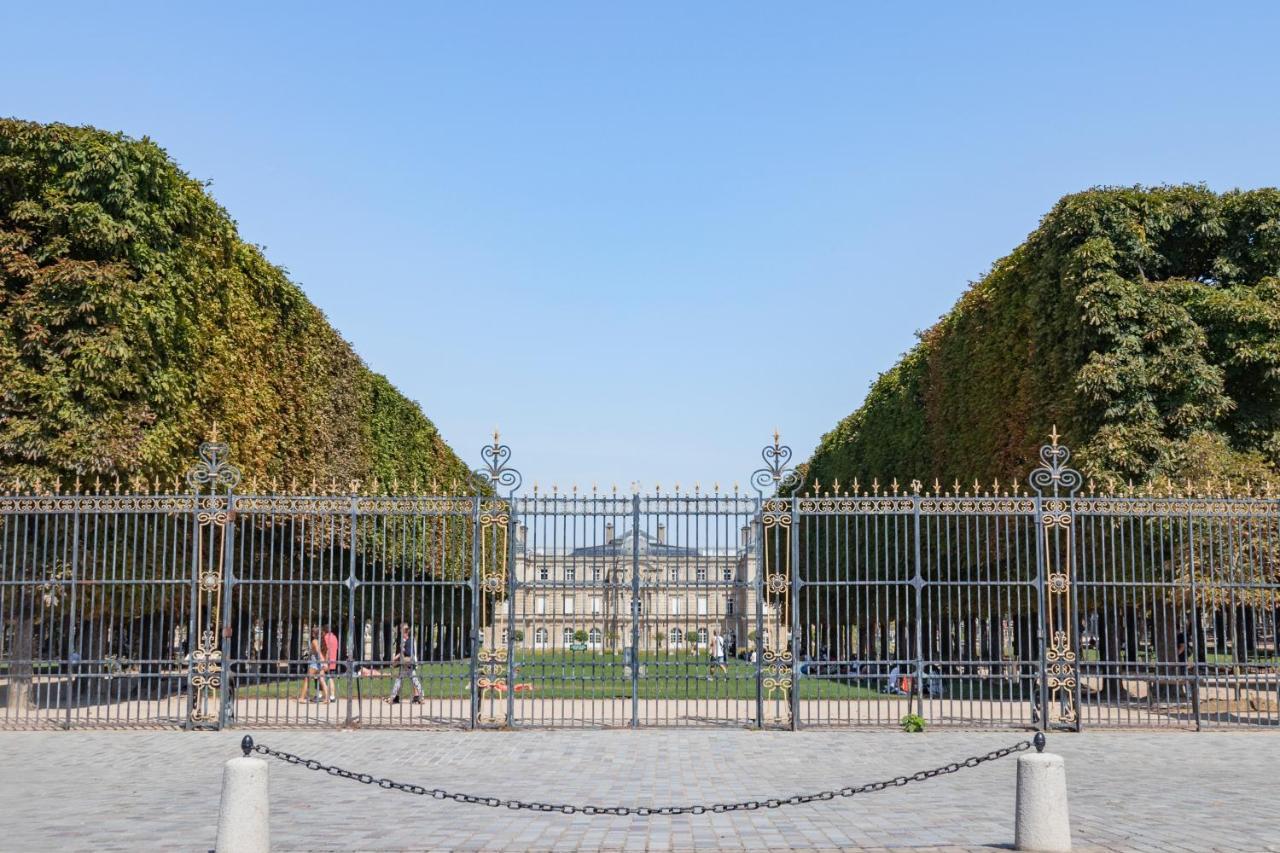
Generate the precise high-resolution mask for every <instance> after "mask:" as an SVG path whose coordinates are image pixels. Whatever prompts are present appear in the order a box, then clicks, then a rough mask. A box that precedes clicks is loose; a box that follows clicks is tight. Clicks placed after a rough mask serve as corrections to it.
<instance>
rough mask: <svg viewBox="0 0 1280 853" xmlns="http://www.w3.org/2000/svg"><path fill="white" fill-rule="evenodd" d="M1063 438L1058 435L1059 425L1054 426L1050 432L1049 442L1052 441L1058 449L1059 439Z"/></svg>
mask: <svg viewBox="0 0 1280 853" xmlns="http://www.w3.org/2000/svg"><path fill="white" fill-rule="evenodd" d="M1061 437H1062V436H1060V435H1058V425H1057V424H1054V425H1053V428H1052V429H1050V430H1049V441H1051V442H1052V443H1053V446H1054V447H1057V446H1058V439H1059V438H1061Z"/></svg>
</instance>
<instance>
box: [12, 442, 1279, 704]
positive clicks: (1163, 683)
mask: <svg viewBox="0 0 1280 853" xmlns="http://www.w3.org/2000/svg"><path fill="white" fill-rule="evenodd" d="M482 455H483V458H484V460H485V467H483V468H482V469H481V470H480V471H478V472H477V474H476V476H475V478H474V482H472V483H470V484H469V491H470V493H469V494H468V493H463V494H457V495H447V496H446V495H385V494H372V495H371V494H358V493H352V494H336V493H335V494H324V495H322V494H307V495H295V494H286V495H281V494H261V493H257V492H258V490H257V489H254V488H249V489H244V488H241V483H240V474H239V471H238V470H237V469H236V468H235V467H234V466H233V465H231V464H230V462H229V460H228V456H229V448H228V446H227V445H226V444H223V443H221V442H218V441H216V440H215V441H212V442H207V443H205V444H204V445H202V446H201V448H200V456H199V459H198V461H197V463H196V464H195V466H194V467H193V468H192V470H191V472H190V474H189V476H188V478H187V481H186V483H185V485H184V486H183V487H182V488H180V489H175V490H174V491H173V493H159V491H158V490H150V492H149V493H147V494H141V493H128V492H121V491H120V490H119V489H112V490H110V491H109V492H102V491H101V490H95V491H94V493H92V494H83V493H78V492H77V493H71V494H64V493H61V490H59V489H52V490H50V489H43V488H40V487H38V486H36V487H32V488H26V489H19V490H17V491H11V492H10V493H8V494H5V495H3V496H0V618H2V619H3V630H2V632H0V728H80V727H93V726H112V727H115V726H121V727H123V726H153V727H182V728H189V729H199V728H220V727H228V726H255V727H268V726H330V727H336V726H367V727H377V726H390V727H458V728H496V727H502V728H506V727H651V726H688V727H699V726H701V727H708V726H710V727H755V728H759V727H770V728H788V729H790V728H799V727H812V726H855V725H871V726H896V725H899V724H901V722H902V720H903V718H904V717H907V716H908V715H918V716H919V717H921V718H923V720H924V721H926V722H927V723H928V724H931V725H955V726H967V727H974V726H986V727H1001V728H1050V727H1052V728H1066V729H1079V728H1083V727H1177V728H1190V729H1209V728H1249V727H1268V726H1277V725H1280V651H1278V650H1277V645H1276V644H1277V636H1276V628H1277V623H1278V622H1280V530H1278V529H1277V528H1278V526H1280V502H1278V501H1277V500H1275V499H1273V498H1272V497H1271V496H1270V495H1269V494H1267V495H1253V494H1251V493H1250V494H1245V495H1235V496H1219V497H1191V496H1186V495H1183V496H1177V495H1173V494H1169V495H1166V496H1163V497H1152V496H1138V495H1129V494H1124V495H1099V494H1095V492H1094V490H1092V489H1091V488H1085V487H1084V486H1083V484H1082V482H1081V478H1080V476H1079V474H1078V473H1076V472H1075V471H1074V470H1073V469H1071V468H1070V467H1069V464H1068V463H1069V459H1070V454H1069V452H1068V451H1067V448H1066V447H1065V446H1062V445H1060V444H1058V442H1057V438H1056V435H1055V436H1054V438H1053V441H1052V443H1051V444H1049V445H1046V446H1045V447H1044V448H1043V449H1042V452H1041V462H1042V464H1041V467H1039V468H1037V469H1036V470H1035V471H1033V472H1032V473H1031V475H1030V477H1029V486H1030V488H1024V487H1022V486H1020V485H1016V486H1011V487H1007V488H1005V489H1003V490H1002V489H1000V487H999V486H998V485H996V486H994V487H993V488H992V489H989V490H986V491H982V490H981V489H980V488H979V487H978V486H977V484H974V487H973V488H972V489H970V490H968V491H966V490H964V489H962V488H961V487H960V486H959V485H958V484H956V485H955V486H953V487H952V488H951V489H949V490H943V489H942V488H941V486H940V485H939V484H936V483H935V484H934V486H933V488H932V489H927V488H925V487H924V486H923V485H922V484H920V483H918V482H913V483H911V484H910V485H908V486H906V487H900V486H899V485H898V484H897V483H896V482H895V483H894V484H892V485H891V486H890V487H889V488H888V489H882V488H880V487H879V485H878V484H874V485H873V488H872V489H871V491H870V492H869V493H868V492H866V491H864V490H862V489H860V488H858V486H857V485H856V484H855V485H854V487H853V489H852V490H842V489H840V487H839V486H838V485H833V486H832V487H831V488H827V489H824V488H822V486H821V484H818V483H812V484H804V483H803V482H802V480H801V477H800V476H799V475H798V474H797V472H796V471H795V470H794V469H792V468H790V467H789V466H788V462H789V459H790V451H789V450H788V449H787V448H786V447H785V446H783V445H781V444H780V443H779V442H778V440H777V438H776V436H775V440H774V443H773V444H772V445H770V446H768V447H766V448H765V450H764V453H763V458H764V462H765V467H764V468H762V469H760V470H759V471H756V472H755V474H754V475H753V476H752V480H751V483H752V486H753V487H754V488H753V489H751V490H750V491H749V492H748V493H739V492H738V490H737V489H736V487H735V489H734V490H733V492H732V493H730V494H721V493H720V491H719V489H718V487H717V488H716V489H713V490H712V491H711V492H710V493H704V492H702V491H701V490H700V489H695V490H694V492H693V493H688V494H679V493H672V494H642V493H638V492H637V493H632V494H618V493H616V491H615V492H611V493H609V494H601V493H597V492H596V491H595V490H592V492H591V493H590V494H579V493H578V492H577V491H576V490H574V491H573V492H572V493H570V494H559V493H557V492H554V491H553V492H552V493H550V494H545V493H543V494H540V493H539V492H538V491H537V489H536V488H535V489H534V491H533V493H532V494H519V493H518V489H519V486H520V477H519V473H518V472H516V471H515V470H514V469H512V468H511V467H510V466H509V465H508V464H507V463H508V461H509V458H510V451H509V449H507V448H506V447H505V445H501V444H500V443H499V442H498V441H497V439H496V437H495V441H494V443H493V444H492V445H490V446H487V447H485V448H484V452H483V454H482Z"/></svg>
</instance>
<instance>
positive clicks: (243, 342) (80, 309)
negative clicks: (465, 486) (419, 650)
mask: <svg viewBox="0 0 1280 853" xmlns="http://www.w3.org/2000/svg"><path fill="white" fill-rule="evenodd" d="M0 282H2V283H3V295H2V296H0V299H2V301H0V476H4V477H5V478H6V479H12V478H15V477H21V478H22V479H24V480H26V481H28V482H29V481H30V480H32V479H34V478H42V479H44V480H45V481H46V482H49V481H51V480H52V478H53V477H55V476H61V477H62V478H63V479H64V482H69V480H70V479H71V478H74V477H75V476H77V475H78V476H81V477H84V478H86V479H88V480H92V479H93V478H94V477H95V476H102V477H103V479H104V480H105V479H108V478H110V477H112V476H116V475H118V476H120V477H122V478H126V477H133V476H142V477H145V478H147V479H150V478H152V477H159V478H161V479H162V480H163V481H166V482H167V481H169V480H171V478H172V477H174V476H176V475H178V474H179V473H181V472H182V471H183V470H184V469H185V468H186V467H187V466H188V465H189V464H190V463H191V461H192V459H193V455H194V452H195V448H196V445H197V444H198V443H199V441H200V440H201V439H202V438H205V437H207V435H208V433H209V429H210V427H211V425H212V424H213V423H214V422H215V421H216V422H217V423H218V425H219V427H220V431H221V433H222V435H223V436H225V437H226V438H227V439H228V440H229V441H230V442H231V443H232V449H233V461H234V462H236V464H238V465H239V466H240V467H241V469H242V470H243V471H244V472H245V474H246V475H252V476H256V477H259V478H264V479H270V478H273V477H275V478H279V479H280V480H281V482H282V483H287V482H288V481H289V479H290V478H291V477H297V478H298V480H299V482H301V483H305V482H307V481H309V480H310V479H311V478H312V477H314V478H315V479H316V480H318V481H320V482H322V483H325V484H327V483H328V482H329V480H330V479H331V478H335V479H336V480H337V481H338V482H339V483H341V484H342V485H344V486H345V485H346V483H347V481H348V480H350V479H358V480H362V481H364V482H366V483H368V482H369V481H370V480H372V479H373V478H375V477H376V478H378V479H379V480H381V481H383V482H389V481H391V480H393V479H395V480H399V482H400V483H403V484H409V483H411V482H412V481H414V480H417V481H418V482H420V483H422V484H423V485H424V486H425V484H427V483H429V482H430V481H431V480H433V479H436V480H438V481H439V482H440V483H441V484H447V483H448V482H449V481H450V480H452V479H454V478H460V477H462V476H463V475H464V473H465V466H464V465H463V464H462V462H461V461H460V460H459V459H458V457H457V456H455V455H454V453H453V452H452V451H451V450H450V449H449V447H448V446H447V445H446V444H445V443H444V441H443V440H442V439H441V437H440V434H439V432H438V431H437V430H436V428H435V426H434V425H433V424H432V423H431V421H430V420H428V419H427V418H426V417H425V416H424V415H423V413H422V412H421V410H420V409H419V408H418V406H417V404H415V403H414V402H412V401H410V400H408V399H406V398H405V397H404V396H403V395H401V394H400V393H399V392H397V391H396V390H395V388H393V387H392V386H391V384H390V383H389V382H387V380H386V379H385V378H384V377H382V376H380V375H378V374H376V373H373V372H371V371H370V370H369V369H368V368H367V367H366V366H365V364H364V363H363V362H362V361H361V360H360V358H359V356H357V355H356V354H355V353H354V352H353V351H352V349H351V346H350V345H349V344H348V343H347V342H346V341H344V340H343V339H342V338H341V336H339V334H338V333H337V332H336V331H335V330H334V329H333V327H332V326H330V325H329V323H328V322H327V321H326V319H325V317H324V315H323V314H322V313H321V312H320V310H319V309H317V308H316V307H315V306H314V305H313V304H311V302H310V301H308V300H307V298H306V297H305V296H304V295H303V293H302V291H301V290H300V289H299V288H298V287H297V285H295V284H293V283H292V282H291V281H289V279H288V277H287V276H286V275H285V273H284V271H283V270H282V269H280V268H279V267H277V266H274V265H272V264H271V263H269V262H268V261H267V260H266V259H265V258H264V257H263V255H262V252H261V251H260V250H259V249H258V248H257V247H255V246H253V245H250V244H249V243H246V242H244V241H243V240H242V239H240V237H239V235H238V233H237V231H236V226H235V223H234V222H233V221H232V220H231V219H230V217H229V216H228V215H227V213H226V211H224V210H223V209H222V208H221V207H219V206H218V205H217V204H216V203H215V202H214V201H213V200H212V199H211V198H210V197H209V196H208V194H207V193H206V192H205V190H204V187H203V185H202V184H201V183H199V182H198V181H195V180H193V179H192V178H190V177H188V176H187V175H186V174H184V173H183V172H182V171H181V170H180V169H178V167H177V166H176V165H175V164H174V163H173V161H172V160H170V159H169V157H168V156H167V155H166V154H165V152H164V151H163V150H162V149H160V148H159V147H158V146H157V145H155V144H154V143H153V142H151V141H149V140H147V139H142V140H133V139H130V138H128V137H126V136H123V135H121V134H117V133H106V132H103V131H100V130H96V129H93V128H88V127H69V126H66V125H58V124H53V125H40V124H34V123H31V122H23V121H14V120H0Z"/></svg>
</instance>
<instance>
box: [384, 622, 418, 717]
mask: <svg viewBox="0 0 1280 853" xmlns="http://www.w3.org/2000/svg"><path fill="white" fill-rule="evenodd" d="M396 648H397V650H396V653H395V654H393V655H392V656H391V662H392V663H393V664H397V663H398V664H399V665H400V669H399V670H398V671H397V672H396V680H395V681H394V682H392V684H391V695H390V696H388V697H387V698H386V699H385V700H384V701H385V702H386V703H387V704H388V705H399V704H400V684H401V682H403V681H404V679H405V676H408V677H409V679H410V680H411V681H412V682H413V704H415V705H421V704H422V680H421V679H419V678H418V652H417V649H416V648H415V647H414V644H413V635H412V634H411V633H410V632H409V623H408V622H402V623H401V624H400V642H399V643H397V644H396Z"/></svg>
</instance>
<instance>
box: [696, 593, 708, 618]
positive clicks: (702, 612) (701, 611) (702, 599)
mask: <svg viewBox="0 0 1280 853" xmlns="http://www.w3.org/2000/svg"><path fill="white" fill-rule="evenodd" d="M698 615H699V616H706V615H707V597H706V596H705V595H700V596H698Z"/></svg>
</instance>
